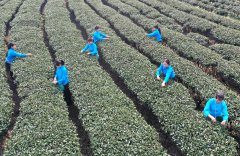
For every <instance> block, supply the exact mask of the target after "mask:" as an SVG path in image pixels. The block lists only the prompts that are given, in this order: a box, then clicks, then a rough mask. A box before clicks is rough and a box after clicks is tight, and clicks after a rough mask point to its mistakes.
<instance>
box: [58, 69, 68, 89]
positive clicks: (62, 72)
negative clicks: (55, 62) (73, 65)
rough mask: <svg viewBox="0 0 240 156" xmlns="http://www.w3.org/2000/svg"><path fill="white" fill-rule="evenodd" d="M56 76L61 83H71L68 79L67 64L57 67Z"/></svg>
mask: <svg viewBox="0 0 240 156" xmlns="http://www.w3.org/2000/svg"><path fill="white" fill-rule="evenodd" d="M55 78H56V79H57V82H58V84H59V85H66V84H68V83H69V80H68V71H67V68H66V67H65V66H61V67H59V68H57V70H56V75H55Z"/></svg>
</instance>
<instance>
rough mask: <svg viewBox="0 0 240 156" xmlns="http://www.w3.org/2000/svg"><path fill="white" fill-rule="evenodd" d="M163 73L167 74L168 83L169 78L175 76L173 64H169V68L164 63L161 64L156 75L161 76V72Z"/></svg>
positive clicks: (165, 80)
mask: <svg viewBox="0 0 240 156" xmlns="http://www.w3.org/2000/svg"><path fill="white" fill-rule="evenodd" d="M161 73H163V75H164V76H165V79H164V82H165V83H167V82H168V80H169V78H174V77H175V73H174V71H173V69H172V66H170V65H169V66H168V67H167V68H165V67H164V65H163V63H162V64H161V66H160V67H159V68H158V69H157V72H156V75H157V76H160V74H161Z"/></svg>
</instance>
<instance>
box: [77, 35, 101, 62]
mask: <svg viewBox="0 0 240 156" xmlns="http://www.w3.org/2000/svg"><path fill="white" fill-rule="evenodd" d="M87 50H89V52H88V53H87V55H88V56H96V57H97V59H99V54H98V49H97V45H96V44H95V43H93V39H92V38H88V40H87V45H86V46H85V47H84V48H83V50H81V52H80V55H82V54H84V53H85V52H86V51H87Z"/></svg>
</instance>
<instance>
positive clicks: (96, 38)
mask: <svg viewBox="0 0 240 156" xmlns="http://www.w3.org/2000/svg"><path fill="white" fill-rule="evenodd" d="M108 39H109V36H107V35H105V34H104V33H102V32H101V31H100V27H99V26H96V27H95V32H94V33H93V41H94V43H97V42H98V41H103V40H108Z"/></svg>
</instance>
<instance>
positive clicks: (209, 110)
mask: <svg viewBox="0 0 240 156" xmlns="http://www.w3.org/2000/svg"><path fill="white" fill-rule="evenodd" d="M203 114H204V116H205V117H208V115H209V114H210V115H212V116H213V117H214V118H216V117H218V116H222V117H223V120H225V121H227V120H228V109H227V104H226V102H225V101H222V102H221V103H217V102H216V98H211V99H209V100H208V102H207V104H206V106H205V107H204V110H203Z"/></svg>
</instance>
